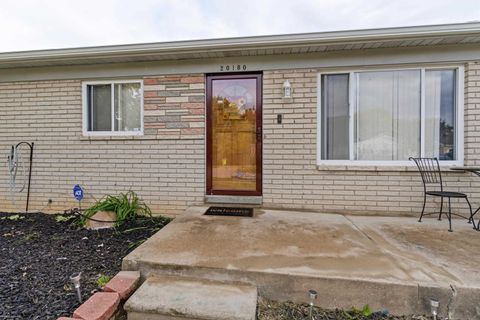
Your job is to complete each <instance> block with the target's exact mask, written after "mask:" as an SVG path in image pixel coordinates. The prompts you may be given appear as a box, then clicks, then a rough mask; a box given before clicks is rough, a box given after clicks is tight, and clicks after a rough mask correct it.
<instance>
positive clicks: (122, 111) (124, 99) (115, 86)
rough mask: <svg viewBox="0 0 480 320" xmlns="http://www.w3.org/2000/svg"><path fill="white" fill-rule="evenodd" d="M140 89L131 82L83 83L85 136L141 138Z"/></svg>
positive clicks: (141, 92) (141, 108)
mask: <svg viewBox="0 0 480 320" xmlns="http://www.w3.org/2000/svg"><path fill="white" fill-rule="evenodd" d="M142 87H143V86H142V82H141V81H130V80H128V81H125V80H124V81H108V82H105V81H102V82H90V83H84V132H85V133H86V134H107V135H115V134H120V135H122V134H123V135H124V134H127V135H128V134H132V135H136V134H142V132H143V90H142Z"/></svg>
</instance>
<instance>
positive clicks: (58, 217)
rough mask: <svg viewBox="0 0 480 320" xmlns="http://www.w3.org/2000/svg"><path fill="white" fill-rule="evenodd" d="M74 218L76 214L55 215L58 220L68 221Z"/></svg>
mask: <svg viewBox="0 0 480 320" xmlns="http://www.w3.org/2000/svg"><path fill="white" fill-rule="evenodd" d="M72 219H75V216H64V215H56V216H55V221H57V222H67V221H70V220H72Z"/></svg>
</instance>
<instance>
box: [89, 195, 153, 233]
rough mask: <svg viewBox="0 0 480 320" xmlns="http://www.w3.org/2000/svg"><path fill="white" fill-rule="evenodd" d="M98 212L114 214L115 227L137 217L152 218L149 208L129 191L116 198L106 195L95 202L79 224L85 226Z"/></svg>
mask: <svg viewBox="0 0 480 320" xmlns="http://www.w3.org/2000/svg"><path fill="white" fill-rule="evenodd" d="M98 211H113V212H115V214H116V222H115V225H116V226H119V225H121V224H122V223H124V222H126V221H131V220H135V219H136V218H137V217H138V216H148V217H151V216H152V211H151V210H150V208H149V207H148V206H147V205H146V204H145V202H143V201H142V200H141V199H140V198H139V197H138V196H137V194H136V193H135V192H133V191H131V190H130V191H128V192H127V193H120V194H119V195H118V196H111V195H107V196H105V197H103V198H102V199H100V200H99V201H97V202H96V203H95V204H94V205H93V206H91V207H90V208H88V209H87V210H85V212H84V213H83V217H82V219H81V224H82V225H85V223H86V222H87V220H88V219H89V218H91V217H92V216H93V215H94V214H95V213H97V212H98Z"/></svg>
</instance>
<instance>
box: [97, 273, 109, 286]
mask: <svg viewBox="0 0 480 320" xmlns="http://www.w3.org/2000/svg"><path fill="white" fill-rule="evenodd" d="M111 279H112V277H110V276H107V275H104V274H102V275H100V277H98V279H97V285H98V286H99V287H100V288H103V287H105V285H106V284H107V283H108V282H109V281H110V280H111Z"/></svg>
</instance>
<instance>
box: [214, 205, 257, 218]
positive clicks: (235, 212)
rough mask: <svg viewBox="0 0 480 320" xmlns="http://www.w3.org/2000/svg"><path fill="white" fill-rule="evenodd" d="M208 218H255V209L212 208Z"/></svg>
mask: <svg viewBox="0 0 480 320" xmlns="http://www.w3.org/2000/svg"><path fill="white" fill-rule="evenodd" d="M205 215H206V216H227V217H253V208H230V207H210V208H208V209H207V211H206V212H205Z"/></svg>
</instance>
